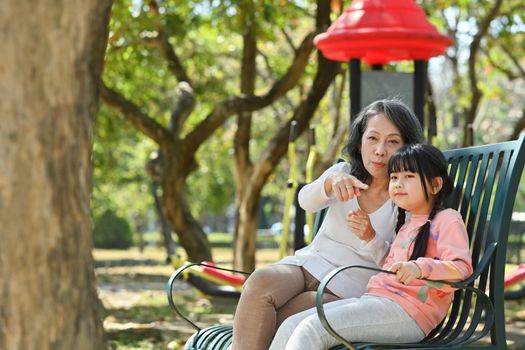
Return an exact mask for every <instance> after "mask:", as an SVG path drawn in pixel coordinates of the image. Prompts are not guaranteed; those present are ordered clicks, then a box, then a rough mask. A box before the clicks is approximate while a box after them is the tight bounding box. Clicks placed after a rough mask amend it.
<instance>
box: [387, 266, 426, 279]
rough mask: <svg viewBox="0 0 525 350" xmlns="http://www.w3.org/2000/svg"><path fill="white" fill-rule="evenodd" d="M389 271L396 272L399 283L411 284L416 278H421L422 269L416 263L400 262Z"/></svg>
mask: <svg viewBox="0 0 525 350" xmlns="http://www.w3.org/2000/svg"><path fill="white" fill-rule="evenodd" d="M388 270H389V271H392V272H395V273H396V277H397V279H398V280H399V282H401V283H403V284H410V282H412V281H413V280H415V279H416V278H420V277H421V269H420V268H419V266H417V264H416V263H415V262H414V261H408V262H407V261H400V262H397V263H395V264H393V265H392V266H390V268H389V269H388Z"/></svg>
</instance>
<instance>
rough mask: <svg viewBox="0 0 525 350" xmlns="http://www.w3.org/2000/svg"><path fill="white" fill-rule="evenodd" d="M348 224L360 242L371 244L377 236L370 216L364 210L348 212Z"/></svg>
mask: <svg viewBox="0 0 525 350" xmlns="http://www.w3.org/2000/svg"><path fill="white" fill-rule="evenodd" d="M346 223H347V225H348V227H349V228H350V230H352V232H353V233H354V234H355V235H356V236H357V237H358V238H359V239H360V240H363V241H367V242H369V241H371V240H372V239H374V237H375V236H376V232H375V231H374V229H373V228H372V224H371V223H370V218H369V217H368V214H367V213H365V212H364V211H363V210H362V209H357V210H353V211H350V212H348V214H346Z"/></svg>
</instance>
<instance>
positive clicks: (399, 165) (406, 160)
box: [388, 151, 419, 173]
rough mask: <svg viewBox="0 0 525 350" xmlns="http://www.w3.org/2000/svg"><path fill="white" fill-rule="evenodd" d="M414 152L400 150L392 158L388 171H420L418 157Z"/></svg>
mask: <svg viewBox="0 0 525 350" xmlns="http://www.w3.org/2000/svg"><path fill="white" fill-rule="evenodd" d="M410 153H412V152H406V151H405V152H403V151H401V152H398V153H396V154H394V155H393V156H392V158H390V162H389V166H388V172H389V173H399V172H402V171H407V172H411V173H417V172H419V166H418V163H417V160H416V157H415V156H414V155H413V154H410Z"/></svg>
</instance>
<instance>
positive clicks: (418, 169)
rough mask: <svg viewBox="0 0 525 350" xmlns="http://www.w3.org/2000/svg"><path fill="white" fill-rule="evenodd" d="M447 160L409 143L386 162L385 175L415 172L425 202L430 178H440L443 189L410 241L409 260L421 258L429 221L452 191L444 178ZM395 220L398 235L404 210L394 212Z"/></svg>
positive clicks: (434, 150)
mask: <svg viewBox="0 0 525 350" xmlns="http://www.w3.org/2000/svg"><path fill="white" fill-rule="evenodd" d="M447 167H448V166H447V161H446V159H445V156H444V155H443V153H441V151H440V150H439V149H437V148H436V147H434V146H431V145H427V144H421V143H420V144H411V145H405V146H403V147H402V148H401V149H399V150H398V151H397V152H396V153H395V154H394V155H393V156H392V157H391V158H390V160H389V162H388V174H389V175H390V174H391V173H396V172H401V171H408V172H413V173H418V174H419V176H420V178H421V186H423V190H424V192H425V198H426V199H427V200H429V198H430V197H429V194H428V189H427V184H431V183H432V179H434V178H436V177H440V178H442V179H443V186H442V188H441V190H440V191H439V192H438V193H437V194H436V195H435V197H434V206H433V207H432V210H431V211H430V213H429V215H428V220H429V221H427V222H426V223H425V224H424V225H423V226H421V228H420V229H419V232H418V234H417V237H416V240H415V242H414V249H413V250H412V255H411V256H410V260H416V259H417V258H419V257H424V256H425V253H426V250H427V244H428V236H429V234H430V221H432V219H434V217H435V216H436V214H437V213H438V212H439V211H441V210H443V209H445V208H446V207H447V206H448V205H447V201H448V198H449V197H450V195H451V194H452V191H453V190H454V183H453V182H452V180H451V179H450V177H449V176H448V172H447ZM398 212H399V214H398V221H397V225H396V233H397V232H399V229H400V228H401V226H403V223H404V222H405V210H404V209H402V208H399V209H398Z"/></svg>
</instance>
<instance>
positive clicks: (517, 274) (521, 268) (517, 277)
mask: <svg viewBox="0 0 525 350" xmlns="http://www.w3.org/2000/svg"><path fill="white" fill-rule="evenodd" d="M523 280H525V264H519V265H518V266H516V269H515V270H514V271H512V273H511V274H510V275H508V276H505V280H504V282H503V285H504V286H505V288H507V287H509V286H511V285H513V284H515V283H518V282H520V281H523Z"/></svg>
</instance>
